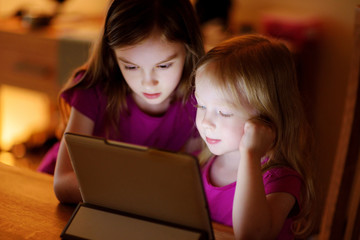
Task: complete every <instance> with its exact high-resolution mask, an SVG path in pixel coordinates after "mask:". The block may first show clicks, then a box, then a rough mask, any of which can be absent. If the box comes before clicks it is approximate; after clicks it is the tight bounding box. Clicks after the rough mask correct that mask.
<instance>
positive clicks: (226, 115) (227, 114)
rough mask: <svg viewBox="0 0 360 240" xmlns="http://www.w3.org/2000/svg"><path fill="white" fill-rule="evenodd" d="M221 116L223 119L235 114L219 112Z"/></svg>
mask: <svg viewBox="0 0 360 240" xmlns="http://www.w3.org/2000/svg"><path fill="white" fill-rule="evenodd" d="M219 113H220V115H221V116H223V117H232V116H233V115H234V114H232V113H222V112H221V111H219Z"/></svg>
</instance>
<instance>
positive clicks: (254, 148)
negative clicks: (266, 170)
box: [239, 120, 275, 159]
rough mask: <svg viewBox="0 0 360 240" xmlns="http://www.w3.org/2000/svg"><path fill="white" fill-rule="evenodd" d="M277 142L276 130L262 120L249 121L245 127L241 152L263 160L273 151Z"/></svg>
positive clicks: (240, 147)
mask: <svg viewBox="0 0 360 240" xmlns="http://www.w3.org/2000/svg"><path fill="white" fill-rule="evenodd" d="M274 140H275V132H274V130H273V129H272V128H271V127H270V126H269V125H268V124H266V123H264V122H263V121H261V120H248V121H247V122H246V123H245V125H244V134H243V136H242V138H241V141H240V146H239V151H240V152H241V153H247V154H250V155H251V156H253V157H256V158H260V159H261V158H262V157H263V156H265V155H266V153H267V152H268V151H269V150H271V148H272V147H273V143H274Z"/></svg>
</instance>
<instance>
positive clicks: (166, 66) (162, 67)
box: [157, 63, 172, 69]
mask: <svg viewBox="0 0 360 240" xmlns="http://www.w3.org/2000/svg"><path fill="white" fill-rule="evenodd" d="M171 65H172V63H167V64H160V65H158V66H157V67H158V68H160V69H168V68H169V67H171Z"/></svg>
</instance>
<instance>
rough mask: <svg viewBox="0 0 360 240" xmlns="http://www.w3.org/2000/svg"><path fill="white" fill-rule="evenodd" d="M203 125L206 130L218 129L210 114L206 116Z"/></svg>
mask: <svg viewBox="0 0 360 240" xmlns="http://www.w3.org/2000/svg"><path fill="white" fill-rule="evenodd" d="M201 124H202V126H203V128H204V129H214V128H215V127H216V124H215V121H214V118H213V117H212V116H211V114H210V113H208V112H206V113H205V114H204V117H203V119H202V121H201Z"/></svg>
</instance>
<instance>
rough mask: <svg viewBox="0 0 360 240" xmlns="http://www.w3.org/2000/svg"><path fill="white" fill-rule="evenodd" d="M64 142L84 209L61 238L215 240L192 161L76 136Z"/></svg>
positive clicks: (185, 157) (164, 152)
mask: <svg viewBox="0 0 360 240" xmlns="http://www.w3.org/2000/svg"><path fill="white" fill-rule="evenodd" d="M65 142H66V144H67V147H68V151H69V155H70V159H71V162H72V165H73V168H74V170H75V173H76V175H77V178H78V181H79V185H80V192H81V195H82V198H83V202H84V203H85V204H81V205H80V206H78V208H77V210H76V211H75V212H74V214H73V217H72V218H71V220H70V221H69V223H68V225H67V226H66V227H65V229H64V231H63V233H62V237H63V238H68V239H71V238H72V237H76V238H77V239H79V238H92V239H95V238H96V237H95V236H103V237H104V234H105V233H107V234H110V235H108V236H107V237H106V239H110V238H111V237H110V236H113V237H114V239H119V237H125V236H124V235H121V234H125V232H128V233H132V234H130V235H131V236H132V237H134V238H132V239H141V238H142V237H144V236H146V238H147V239H151V235H153V237H154V238H153V239H161V238H160V235H159V233H162V234H163V235H164V236H163V237H164V238H163V239H169V236H172V238H173V239H214V236H213V231H212V225H211V221H210V218H209V214H208V207H207V202H206V198H205V194H204V190H203V186H202V181H201V174H200V170H199V165H198V161H197V159H196V158H195V157H193V156H191V155H187V154H181V153H174V152H169V151H162V150H157V149H153V148H148V147H143V146H137V145H132V144H126V143H120V142H115V141H108V140H105V139H102V138H96V137H90V136H84V135H79V134H74V133H66V134H65ZM91 218H92V219H93V220H92V221H93V222H92V223H90V221H91V220H90V219H91ZM100 219H102V220H100ZM110 219H113V220H110ZM115 219H117V220H115ZM126 219H128V220H126ZM84 220H85V221H84ZM105 222H108V223H107V224H105ZM110 222H113V223H114V224H115V225H114V226H111V224H109V223H110ZM125 222H126V223H127V224H124V223H125ZM155 225H156V226H157V227H155ZM89 226H91V227H89ZM97 228H99V229H97ZM110 228H111V229H110ZM146 229H152V231H149V230H146ZM156 229H158V230H156ZM91 232H93V233H91ZM112 232H113V233H112ZM85 233H87V234H88V235H86V234H85ZM165 233H166V234H170V235H166V234H165ZM195 233H196V234H195ZM199 233H201V234H200V235H199ZM89 234H90V235H89ZM117 234H118V235H117ZM139 234H140V235H141V234H143V235H142V237H141V236H140V235H139ZM182 234H190V235H186V237H185V238H183V237H184V236H185V235H182ZM130 235H129V234H128V235H126V238H125V239H131V238H129V236H130ZM137 235H139V236H137ZM175 236H178V237H179V238H175ZM182 236H183V237H182ZM190 236H193V238H192V237H190ZM103 237H101V238H103Z"/></svg>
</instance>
